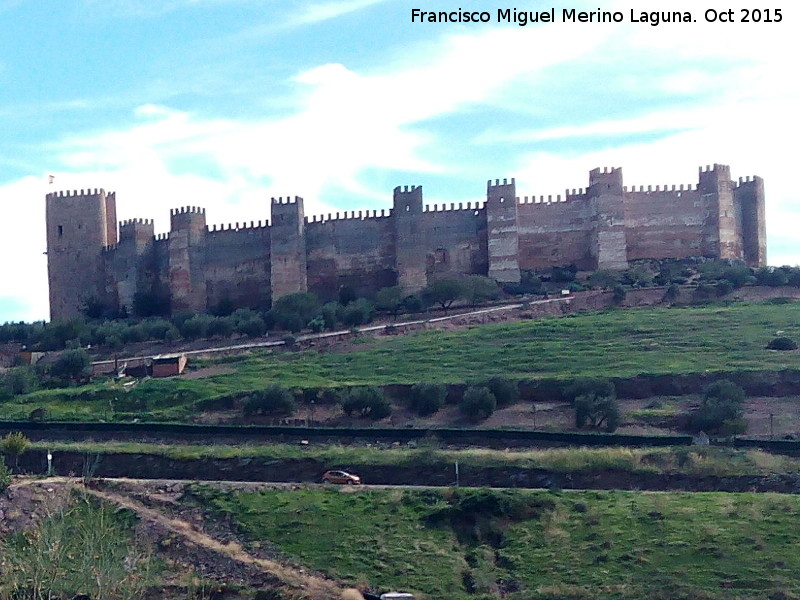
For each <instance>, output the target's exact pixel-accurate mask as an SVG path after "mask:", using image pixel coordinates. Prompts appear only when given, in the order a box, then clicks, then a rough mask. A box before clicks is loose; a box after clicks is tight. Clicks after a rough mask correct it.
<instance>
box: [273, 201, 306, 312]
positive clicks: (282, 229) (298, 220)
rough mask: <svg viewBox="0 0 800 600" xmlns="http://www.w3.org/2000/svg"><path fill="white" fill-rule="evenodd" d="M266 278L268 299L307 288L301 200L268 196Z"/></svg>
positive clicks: (303, 215) (303, 290)
mask: <svg viewBox="0 0 800 600" xmlns="http://www.w3.org/2000/svg"><path fill="white" fill-rule="evenodd" d="M271 208H272V225H271V232H270V240H271V248H270V280H271V286H272V301H273V302H275V300H277V299H278V298H280V297H281V296H286V295H287V294H292V293H295V292H305V291H307V290H308V277H307V275H306V235H305V212H304V209H303V199H302V198H300V197H299V196H295V197H294V198H291V197H289V196H287V197H286V198H285V199H284V198H277V199H276V198H273V199H272V207H271Z"/></svg>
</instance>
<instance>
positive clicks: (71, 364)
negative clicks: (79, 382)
mask: <svg viewBox="0 0 800 600" xmlns="http://www.w3.org/2000/svg"><path fill="white" fill-rule="evenodd" d="M91 364H92V359H91V358H90V357H89V354H88V353H87V352H86V351H85V350H82V349H80V348H79V349H77V350H65V351H64V352H63V353H62V354H61V356H59V357H58V359H57V360H56V361H55V362H54V363H53V364H52V366H51V367H50V374H51V375H53V376H54V377H63V378H65V379H78V378H80V377H84V376H86V375H88V374H89V373H90V367H91Z"/></svg>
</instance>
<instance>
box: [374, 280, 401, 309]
mask: <svg viewBox="0 0 800 600" xmlns="http://www.w3.org/2000/svg"><path fill="white" fill-rule="evenodd" d="M375 306H376V307H377V308H378V310H381V311H384V312H388V313H390V314H391V315H392V316H393V317H397V313H398V312H399V311H400V309H401V308H402V307H403V290H402V288H400V286H392V287H385V288H381V289H380V290H378V293H377V294H376V295H375Z"/></svg>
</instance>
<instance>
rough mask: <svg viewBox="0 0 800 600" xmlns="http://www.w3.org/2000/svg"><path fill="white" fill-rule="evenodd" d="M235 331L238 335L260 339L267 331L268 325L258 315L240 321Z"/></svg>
mask: <svg viewBox="0 0 800 600" xmlns="http://www.w3.org/2000/svg"><path fill="white" fill-rule="evenodd" d="M235 330H236V332H237V333H240V334H242V335H246V336H247V337H260V336H262V335H264V333H265V332H266V331H267V325H266V323H265V322H264V319H262V318H261V317H259V316H258V315H254V316H251V317H248V318H246V319H242V320H240V321H238V322H237V323H236V327H235Z"/></svg>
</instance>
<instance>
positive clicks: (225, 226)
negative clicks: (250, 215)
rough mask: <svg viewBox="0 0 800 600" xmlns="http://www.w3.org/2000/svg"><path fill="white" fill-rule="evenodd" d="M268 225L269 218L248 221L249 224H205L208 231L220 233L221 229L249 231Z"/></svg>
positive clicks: (265, 227) (264, 227)
mask: <svg viewBox="0 0 800 600" xmlns="http://www.w3.org/2000/svg"><path fill="white" fill-rule="evenodd" d="M268 227H269V220H268V219H267V220H265V221H250V225H248V224H247V222H243V223H241V224H239V223H238V222H237V223H222V224H220V225H206V231H207V232H208V233H221V232H223V231H250V230H260V229H267V228H268Z"/></svg>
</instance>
